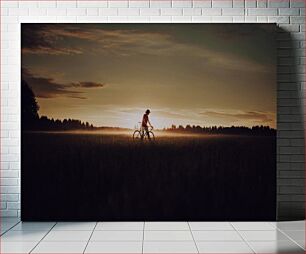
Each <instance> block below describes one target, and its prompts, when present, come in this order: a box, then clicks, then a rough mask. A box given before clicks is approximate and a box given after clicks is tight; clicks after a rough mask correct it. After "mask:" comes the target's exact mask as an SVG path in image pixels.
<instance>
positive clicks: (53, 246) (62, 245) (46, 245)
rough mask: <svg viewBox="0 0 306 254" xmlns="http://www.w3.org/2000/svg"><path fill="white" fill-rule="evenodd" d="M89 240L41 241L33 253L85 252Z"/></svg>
mask: <svg viewBox="0 0 306 254" xmlns="http://www.w3.org/2000/svg"><path fill="white" fill-rule="evenodd" d="M86 244H87V242H44V241H43V242H40V243H39V244H38V246H36V248H35V249H34V251H33V252H32V253H83V251H84V249H85V247H86Z"/></svg>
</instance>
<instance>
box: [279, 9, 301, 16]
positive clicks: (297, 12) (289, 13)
mask: <svg viewBox="0 0 306 254" xmlns="http://www.w3.org/2000/svg"><path fill="white" fill-rule="evenodd" d="M278 12H279V15H281V16H298V15H300V9H298V8H280V9H279V10H278Z"/></svg>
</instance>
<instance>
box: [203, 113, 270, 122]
mask: <svg viewBox="0 0 306 254" xmlns="http://www.w3.org/2000/svg"><path fill="white" fill-rule="evenodd" d="M200 114H201V115H203V116H207V117H212V118H217V119H218V118H219V119H220V118H221V119H222V120H228V121H233V122H239V121H244V122H245V121H247V122H249V121H250V122H255V123H257V124H268V123H272V122H273V121H274V120H273V119H274V117H273V114H272V113H270V112H262V111H232V112H227V111H205V112H201V113H200Z"/></svg>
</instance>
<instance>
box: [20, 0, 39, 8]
mask: <svg viewBox="0 0 306 254" xmlns="http://www.w3.org/2000/svg"><path fill="white" fill-rule="evenodd" d="M37 7H38V1H19V8H20V9H23V8H37Z"/></svg>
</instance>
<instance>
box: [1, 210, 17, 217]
mask: <svg viewBox="0 0 306 254" xmlns="http://www.w3.org/2000/svg"><path fill="white" fill-rule="evenodd" d="M17 215H18V213H17V210H3V211H1V216H2V217H17Z"/></svg>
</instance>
